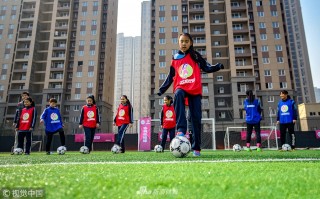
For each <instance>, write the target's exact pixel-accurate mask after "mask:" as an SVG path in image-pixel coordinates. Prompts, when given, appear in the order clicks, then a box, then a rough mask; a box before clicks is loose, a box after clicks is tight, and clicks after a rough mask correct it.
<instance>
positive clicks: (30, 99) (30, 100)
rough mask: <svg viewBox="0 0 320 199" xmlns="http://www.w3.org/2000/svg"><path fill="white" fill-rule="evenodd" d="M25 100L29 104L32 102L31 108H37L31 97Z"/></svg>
mask: <svg viewBox="0 0 320 199" xmlns="http://www.w3.org/2000/svg"><path fill="white" fill-rule="evenodd" d="M25 100H28V101H29V102H31V107H35V103H34V101H33V99H32V98H31V97H28V98H27V99H25Z"/></svg>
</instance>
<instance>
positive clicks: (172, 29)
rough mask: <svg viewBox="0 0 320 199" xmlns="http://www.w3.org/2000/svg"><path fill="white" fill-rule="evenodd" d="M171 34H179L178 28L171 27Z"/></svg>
mask: <svg viewBox="0 0 320 199" xmlns="http://www.w3.org/2000/svg"><path fill="white" fill-rule="evenodd" d="M171 32H179V28H178V27H177V26H173V27H172V28H171Z"/></svg>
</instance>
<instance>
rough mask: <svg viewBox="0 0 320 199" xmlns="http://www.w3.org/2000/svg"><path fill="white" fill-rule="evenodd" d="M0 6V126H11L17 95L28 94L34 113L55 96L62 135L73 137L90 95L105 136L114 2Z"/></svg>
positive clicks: (34, 1) (50, 0)
mask: <svg viewBox="0 0 320 199" xmlns="http://www.w3.org/2000/svg"><path fill="white" fill-rule="evenodd" d="M0 5H1V6H0V9H1V13H0V45H1V46H3V48H1V50H0V71H1V79H0V85H1V87H0V101H1V102H0V109H1V111H2V113H3V114H1V116H0V121H1V123H3V121H5V124H7V123H8V124H9V123H11V124H12V120H13V117H14V114H15V107H16V105H17V103H18V102H19V100H20V94H21V92H23V91H28V92H29V93H30V95H31V97H32V98H33V99H34V100H35V103H36V108H37V110H38V113H39V114H40V113H41V112H42V110H43V109H44V108H45V107H46V105H47V104H48V100H49V99H50V98H52V97H54V98H56V99H57V100H58V106H59V108H60V110H61V113H62V117H63V120H64V122H65V127H66V129H67V130H66V132H67V133H75V132H77V131H79V130H78V122H79V118H80V110H81V108H82V106H83V105H84V104H85V103H86V101H85V100H86V98H87V96H88V95H91V94H93V95H94V96H95V98H96V101H97V106H98V107H99V109H100V112H101V116H102V126H101V131H106V132H109V131H110V130H111V129H112V116H113V101H114V94H113V93H114V92H113V91H114V74H115V59H116V30H117V8H118V0H92V1H87V0H20V1H17V0H12V1H1V4H0ZM35 133H37V132H35Z"/></svg>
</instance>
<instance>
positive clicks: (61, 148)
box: [57, 146, 67, 155]
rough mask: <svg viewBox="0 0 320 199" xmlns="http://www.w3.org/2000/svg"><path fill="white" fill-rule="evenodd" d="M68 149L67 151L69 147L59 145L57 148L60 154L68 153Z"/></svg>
mask: <svg viewBox="0 0 320 199" xmlns="http://www.w3.org/2000/svg"><path fill="white" fill-rule="evenodd" d="M66 151H67V148H66V147H65V146H59V147H58V148H57V153H58V154H59V155H64V154H65V153H66Z"/></svg>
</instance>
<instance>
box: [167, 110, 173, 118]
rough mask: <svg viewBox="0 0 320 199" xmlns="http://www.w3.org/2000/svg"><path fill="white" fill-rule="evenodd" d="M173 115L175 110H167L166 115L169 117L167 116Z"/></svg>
mask: <svg viewBox="0 0 320 199" xmlns="http://www.w3.org/2000/svg"><path fill="white" fill-rule="evenodd" d="M172 116H173V112H172V111H171V110H168V111H167V112H166V117H167V118H172Z"/></svg>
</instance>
